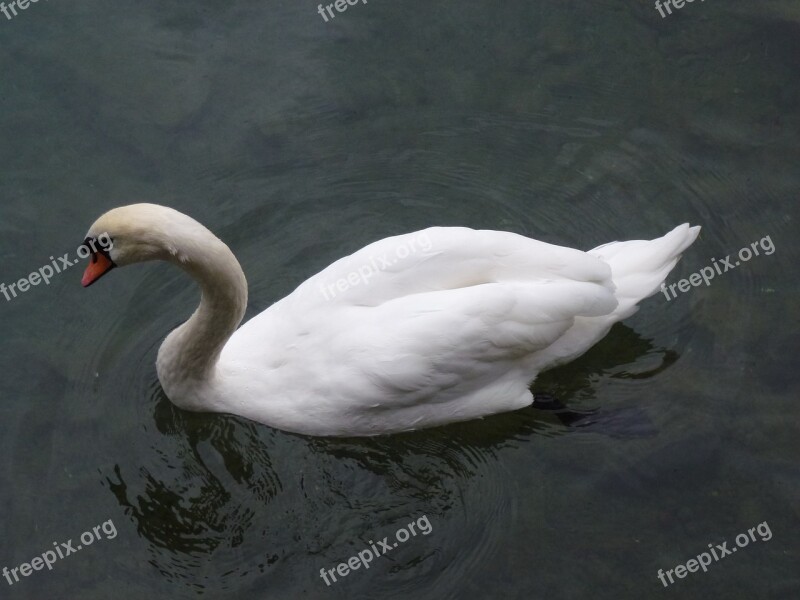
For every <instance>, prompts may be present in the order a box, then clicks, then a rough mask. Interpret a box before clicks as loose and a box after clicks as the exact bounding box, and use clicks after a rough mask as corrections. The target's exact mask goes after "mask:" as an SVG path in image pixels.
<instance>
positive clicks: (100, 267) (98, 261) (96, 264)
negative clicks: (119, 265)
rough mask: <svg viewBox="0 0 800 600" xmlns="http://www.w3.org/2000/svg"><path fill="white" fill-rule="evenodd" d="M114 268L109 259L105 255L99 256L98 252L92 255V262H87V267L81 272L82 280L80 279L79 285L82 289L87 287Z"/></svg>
mask: <svg viewBox="0 0 800 600" xmlns="http://www.w3.org/2000/svg"><path fill="white" fill-rule="evenodd" d="M115 266H116V265H115V264H114V263H113V261H112V260H111V259H110V258H108V257H107V256H106V255H105V254H100V253H99V252H95V253H94V254H92V260H91V261H90V262H89V265H88V266H87V267H86V270H85V271H84V272H83V279H81V285H82V286H83V287H89V286H90V285H92V284H93V283H94V282H95V281H97V280H98V279H100V278H101V277H102V276H103V275H105V274H106V273H108V272H109V271H110V270H111V269H113V268H114V267H115Z"/></svg>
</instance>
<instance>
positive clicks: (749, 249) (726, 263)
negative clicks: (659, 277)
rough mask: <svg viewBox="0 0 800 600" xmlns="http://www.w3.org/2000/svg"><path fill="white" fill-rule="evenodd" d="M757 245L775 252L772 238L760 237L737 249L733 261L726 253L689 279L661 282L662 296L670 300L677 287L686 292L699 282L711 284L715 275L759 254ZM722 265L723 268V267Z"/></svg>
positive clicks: (712, 260) (764, 249) (768, 253)
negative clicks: (735, 259)
mask: <svg viewBox="0 0 800 600" xmlns="http://www.w3.org/2000/svg"><path fill="white" fill-rule="evenodd" d="M759 246H760V247H761V249H762V250H763V251H764V254H765V255H767V256H769V255H770V254H772V253H773V252H775V244H773V243H772V238H770V237H769V236H766V237H763V238H761V240H760V241H758V242H753V243H752V244H750V246H745V247H744V248H742V249H741V250H739V260H737V261H736V262H735V263H734V262H732V261H731V255H730V254H728V256H726V257H725V258H721V259H720V260H719V262H717V259H716V258H712V259H711V263H712V265H713V266H712V267H703V268H702V269H700V271H698V272H697V273H692V274H691V275H689V279H688V280H687V279H681V280H680V281H679V282H677V283H672V284H670V285H669V287H667V285H666V284H665V283H662V284H661V291H662V292H664V296H665V297H666V298H667V300H668V301H669V300H672V298H676V297H677V296H678V293H677V292H676V291H675V288H676V287H677V288H678V290H679V291H681V292H688V291H689V288H690V286H694V287H697V286H698V285H700V284H701V283H705V284H706V285H710V284H711V280H712V279H714V277H715V276H716V275H722V274H723V273H726V272H728V271H730V270H731V269H735V268H736V267H738V266H739V265H741V264H742V263H743V262H747V261H748V260H750V259H751V258H753V256H760V255H759V253H758V248H759ZM723 267H724V268H723ZM669 292H672V298H670V295H669Z"/></svg>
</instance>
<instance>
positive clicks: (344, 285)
mask: <svg viewBox="0 0 800 600" xmlns="http://www.w3.org/2000/svg"><path fill="white" fill-rule="evenodd" d="M542 280H548V281H549V280H563V281H578V282H595V283H599V284H602V285H604V286H606V287H608V288H609V289H613V285H612V283H611V269H610V268H609V266H608V265H607V264H606V263H605V262H604V261H603V260H602V259H600V258H598V257H595V256H590V255H589V254H586V253H585V252H582V251H580V250H575V249H572V248H565V247H562V246H555V245H553V244H547V243H544V242H539V241H536V240H532V239H529V238H526V237H524V236H521V235H517V234H514V233H508V232H503V231H488V230H482V231H476V230H473V229H467V228H464V227H432V228H429V229H425V230H422V231H418V232H416V233H410V234H406V235H401V236H395V237H391V238H386V239H383V240H380V241H378V242H375V243H373V244H370V245H369V246H366V247H365V248H362V249H361V250H359V251H358V252H355V253H354V254H351V255H350V256H346V257H344V258H342V259H340V260H338V261H336V262H335V263H333V264H332V265H330V266H329V267H327V268H326V269H324V270H323V271H321V272H320V273H318V274H317V275H315V276H314V277H311V278H310V279H309V280H308V281H306V282H305V283H303V284H302V285H301V286H300V287H298V289H297V290H296V291H295V292H294V293H293V294H292V295H291V296H290V299H291V302H292V303H299V304H301V305H305V307H306V308H307V307H313V306H314V305H315V304H318V303H319V304H323V303H325V304H327V303H333V304H335V305H353V306H378V305H380V304H382V303H384V302H387V301H390V300H395V299H398V298H402V297H404V296H407V295H411V294H419V293H426V292H434V291H443V290H454V289H460V288H466V287H472V286H477V285H481V284H486V283H497V282H512V281H528V282H534V281H542ZM299 308H300V307H299V306H298V309H299Z"/></svg>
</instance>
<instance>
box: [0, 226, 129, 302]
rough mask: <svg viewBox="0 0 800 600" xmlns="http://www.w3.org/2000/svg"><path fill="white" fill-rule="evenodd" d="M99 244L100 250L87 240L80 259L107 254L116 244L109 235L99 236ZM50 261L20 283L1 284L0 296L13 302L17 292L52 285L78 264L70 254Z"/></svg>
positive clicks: (79, 248)
mask: <svg viewBox="0 0 800 600" xmlns="http://www.w3.org/2000/svg"><path fill="white" fill-rule="evenodd" d="M97 243H98V244H100V248H97V247H96V246H95V244H94V240H87V241H86V243H84V244H81V245H80V246H79V247H78V250H77V252H76V254H77V255H78V258H79V259H81V258H88V257H90V256H91V255H92V253H96V252H99V251H101V250H102V251H106V252H107V251H109V250H111V248H113V247H114V244H113V243H112V242H111V236H109V235H108V234H107V233H101V234H100V235H99V236H97ZM90 246H91V247H90ZM50 261H51V262H50V264H49V265H45V266H43V267H40V268H39V269H38V270H36V271H34V272H33V273H31V274H30V275H28V276H27V277H23V278H22V279H20V280H19V281H16V282H14V283H9V284H8V285H6V284H5V283H0V294H3V296H5V298H6V302H11V300H12V299H14V298H16V297H17V295H18V294H17V292H19V293H20V294H22V293H24V292H27V291H28V290H29V289H31V288H32V287H34V286H37V285H39V284H40V283H42V282H44V284H45V285H50V280H51V279H52V278H53V276H55V275H56V274H57V273H62V272H64V271H66V270H67V269H69V268H70V267H71V266H73V265H76V264H78V261H77V260H75V261H71V260H70V259H69V252H67V253H66V254H64V255H63V256H60V257H59V258H58V260H56V259H55V258H53V257H52V256H51V257H50ZM51 265H52V266H51Z"/></svg>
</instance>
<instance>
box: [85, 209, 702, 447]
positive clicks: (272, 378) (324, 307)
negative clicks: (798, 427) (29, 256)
mask: <svg viewBox="0 0 800 600" xmlns="http://www.w3.org/2000/svg"><path fill="white" fill-rule="evenodd" d="M104 232H107V233H108V234H109V235H110V237H111V239H112V240H113V244H114V247H113V249H111V251H110V253H109V254H107V258H108V259H109V261H113V262H111V263H110V265H111V266H115V265H120V266H121V265H125V264H130V263H133V262H140V261H142V260H152V259H163V260H169V261H171V262H174V263H176V264H178V265H179V266H181V267H182V268H183V269H184V270H186V271H187V272H188V273H189V274H190V275H192V276H193V277H194V278H195V279H196V280H197V281H198V283H199V284H200V286H201V289H202V300H201V303H200V306H199V308H198V310H197V311H196V312H195V314H194V315H192V317H191V318H190V319H189V320H188V321H187V322H186V323H184V324H183V325H182V326H180V327H178V328H177V329H176V330H175V331H173V332H172V333H171V334H170V335H169V336H168V337H167V339H166V340H165V341H164V343H163V344H162V346H161V348H160V350H159V353H158V360H157V368H158V376H159V379H160V381H161V384H162V386H163V388H164V390H165V391H166V393H167V395H168V396H169V398H170V399H171V400H172V401H173V402H174V403H175V404H177V405H178V406H180V407H182V408H185V409H188V410H200V411H216V412H227V413H233V414H237V415H241V416H243V417H247V418H249V419H252V420H254V421H258V422H261V423H265V424H267V425H271V426H273V427H277V428H279V429H283V430H287V431H293V432H297V433H304V434H309V435H338V436H351V435H352V436H361V435H377V434H386V433H395V432H400V431H407V430H412V429H421V428H424V427H431V426H436V425H442V424H445V423H451V422H456V421H463V420H467V419H473V418H477V417H483V416H486V415H491V414H495V413H499V412H504V411H510V410H515V409H518V408H522V407H525V406H527V405H530V404H531V402H532V399H533V398H532V395H531V392H530V390H529V386H530V384H531V382H532V381H533V379H534V378H535V377H536V375H537V374H538V373H539V372H541V371H543V370H545V369H548V368H551V367H553V366H556V365H558V364H562V363H564V362H567V361H569V360H572V359H574V358H576V357H577V356H579V355H580V354H582V353H584V352H585V351H586V350H588V349H589V348H590V347H591V346H592V345H593V344H595V343H596V342H597V341H598V340H599V339H600V338H602V337H603V336H604V335H605V334H606V333H607V332H608V330H609V328H610V327H611V326H612V325H613V324H614V323H616V322H617V321H620V320H622V319H624V318H626V317H628V316H630V315H631V314H633V313H634V312H635V311H636V310H637V307H636V303H637V302H638V301H639V300H641V299H643V298H645V297H647V296H650V295H652V294H653V293H655V292H656V291H657V290H658V289H659V286H660V285H661V283H662V282H663V281H664V278H665V277H666V276H667V274H668V273H669V271H670V270H671V269H672V268H673V267H674V265H675V263H676V262H677V260H678V258H679V257H680V254H681V252H682V251H683V250H684V249H685V248H687V247H688V246H689V245H690V244H691V243H692V242H693V241H694V239H695V238H696V237H697V234H698V232H699V227H689V226H688V225H681V226H679V227H677V228H676V229H674V230H673V231H671V232H670V233H668V234H667V235H666V236H664V237H662V238H659V239H656V240H653V241H630V242H613V243H611V244H606V245H604V246H600V247H598V248H595V249H594V250H591V251H589V252H582V251H580V250H573V249H570V248H563V247H560V246H554V245H551V244H546V243H543V242H538V241H535V240H532V239H529V238H525V237H523V236H520V235H516V234H513V233H505V232H498V231H474V230H471V229H466V228H460V227H434V228H430V229H426V230H424V231H420V232H416V233H411V234H407V235H401V236H396V237H391V238H386V239H383V240H380V241H378V242H375V243H373V244H370V245H369V246H367V247H365V248H363V249H361V250H359V251H358V252H356V253H354V254H352V255H350V256H347V257H345V258H342V259H341V260H338V261H336V262H335V263H333V264H332V265H330V266H329V267H328V268H326V269H325V270H323V271H322V272H320V273H319V274H317V275H315V276H314V277H312V278H311V279H309V280H307V281H306V282H304V283H302V284H301V285H300V286H299V287H298V288H297V289H296V290H295V291H294V292H292V293H291V294H290V295H289V296H287V297H286V298H284V299H283V300H280V301H279V302H277V303H275V304H274V305H272V306H271V307H270V308H268V309H267V310H265V311H264V312H262V313H261V314H259V315H257V316H256V317H254V318H253V319H251V320H250V321H248V322H247V323H245V324H244V325H243V326H242V327H241V328H239V329H238V330H237V327H238V325H239V322H240V321H241V319H242V316H243V314H244V309H245V306H246V304H247V283H246V280H245V277H244V274H243V273H242V270H241V268H240V267H239V264H238V262H237V261H236V259H235V258H234V256H233V254H232V253H231V252H230V250H229V249H228V247H227V246H225V244H223V243H222V242H221V241H220V240H218V239H217V238H216V237H215V236H214V235H213V234H211V232H209V231H208V230H207V229H206V228H205V227H203V226H202V225H200V224H199V223H197V222H196V221H194V220H193V219H191V218H190V217H187V216H186V215H183V214H182V213H179V212H177V211H174V210H172V209H169V208H165V207H161V206H157V205H152V204H138V205H132V206H126V207H122V208H118V209H114V210H112V211H110V212H109V213H106V214H105V215H103V216H102V217H101V218H100V219H99V220H98V221H97V222H96V223H95V224H94V225H93V226H92V228H91V229H90V231H89V237H90V238H94V237H96V236H98V235H100V234H101V233H104ZM101 258H102V257H101ZM101 263H102V260H101ZM110 268H111V267H110V266H108V267H107V268H104V269H102V270H99V269H100V268H99V267H97V266H95V267H93V266H92V265H90V269H87V275H86V276H85V278H84V284H85V285H88V284H90V283H92V282H93V281H94V280H96V279H97V278H99V276H100V275H102V274H103V273H104V272H105V271H106V270H108V269H110ZM91 269H94V271H93V272H92V273H90V270H91ZM98 273H99V274H98ZM368 273H369V274H368Z"/></svg>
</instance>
